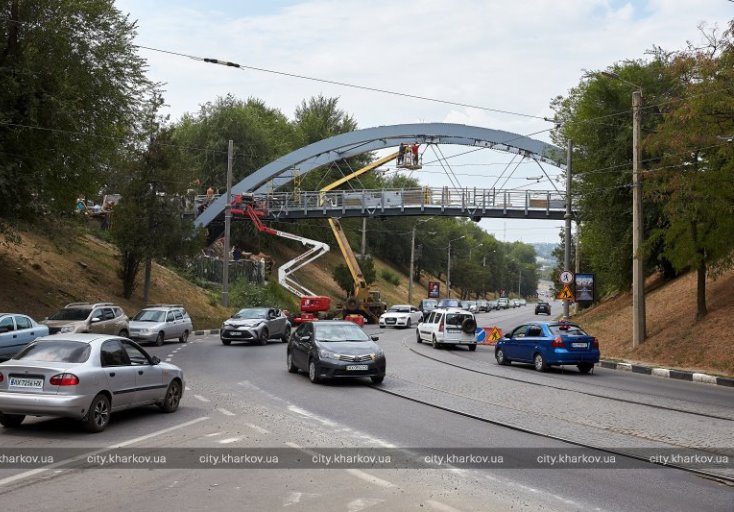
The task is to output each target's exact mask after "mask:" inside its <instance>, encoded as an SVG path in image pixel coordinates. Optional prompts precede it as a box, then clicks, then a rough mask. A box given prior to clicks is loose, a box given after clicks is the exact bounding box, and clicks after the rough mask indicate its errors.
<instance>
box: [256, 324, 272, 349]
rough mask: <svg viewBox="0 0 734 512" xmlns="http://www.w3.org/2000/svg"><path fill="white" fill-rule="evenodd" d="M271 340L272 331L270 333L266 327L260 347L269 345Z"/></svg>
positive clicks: (260, 340) (261, 337)
mask: <svg viewBox="0 0 734 512" xmlns="http://www.w3.org/2000/svg"><path fill="white" fill-rule="evenodd" d="M269 339H270V331H268V328H267V327H266V328H265V329H263V332H262V334H260V339H259V340H258V341H259V342H260V345H267V344H268V340H269Z"/></svg>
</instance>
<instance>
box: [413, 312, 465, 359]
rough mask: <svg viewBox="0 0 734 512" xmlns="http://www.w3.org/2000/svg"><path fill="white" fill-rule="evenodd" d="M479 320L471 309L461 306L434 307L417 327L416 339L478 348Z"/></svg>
mask: <svg viewBox="0 0 734 512" xmlns="http://www.w3.org/2000/svg"><path fill="white" fill-rule="evenodd" d="M476 329H477V320H476V318H475V317H474V314H473V313H472V312H471V311H467V310H465V309H461V308H439V309H434V310H433V311H431V313H430V314H429V315H428V317H427V318H424V319H423V321H422V322H421V323H419V324H418V327H417V328H416V331H415V334H416V341H418V343H423V342H424V341H426V342H429V343H431V344H432V345H433V348H438V347H439V346H440V345H467V346H468V348H469V350H471V351H474V350H476V349H477V337H476Z"/></svg>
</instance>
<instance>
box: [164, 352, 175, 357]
mask: <svg viewBox="0 0 734 512" xmlns="http://www.w3.org/2000/svg"><path fill="white" fill-rule="evenodd" d="M175 354H176V353H175V352H172V353H170V354H168V355H167V356H166V357H173V356H174V355H175Z"/></svg>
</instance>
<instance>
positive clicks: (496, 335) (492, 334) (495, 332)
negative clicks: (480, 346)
mask: <svg viewBox="0 0 734 512" xmlns="http://www.w3.org/2000/svg"><path fill="white" fill-rule="evenodd" d="M501 337H502V330H501V329H500V328H499V327H497V326H496V325H495V326H494V327H492V330H491V331H489V341H490V342H492V343H496V342H497V340H499V339H500V338H501Z"/></svg>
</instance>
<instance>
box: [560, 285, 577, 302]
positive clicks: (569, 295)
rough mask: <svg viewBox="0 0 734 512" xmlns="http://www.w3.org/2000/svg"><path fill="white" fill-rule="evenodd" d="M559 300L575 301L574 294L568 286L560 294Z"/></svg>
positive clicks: (564, 286)
mask: <svg viewBox="0 0 734 512" xmlns="http://www.w3.org/2000/svg"><path fill="white" fill-rule="evenodd" d="M558 298H559V299H561V300H574V298H573V292H572V291H571V288H569V287H568V285H567V284H564V285H563V290H561V293H559V294H558Z"/></svg>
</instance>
